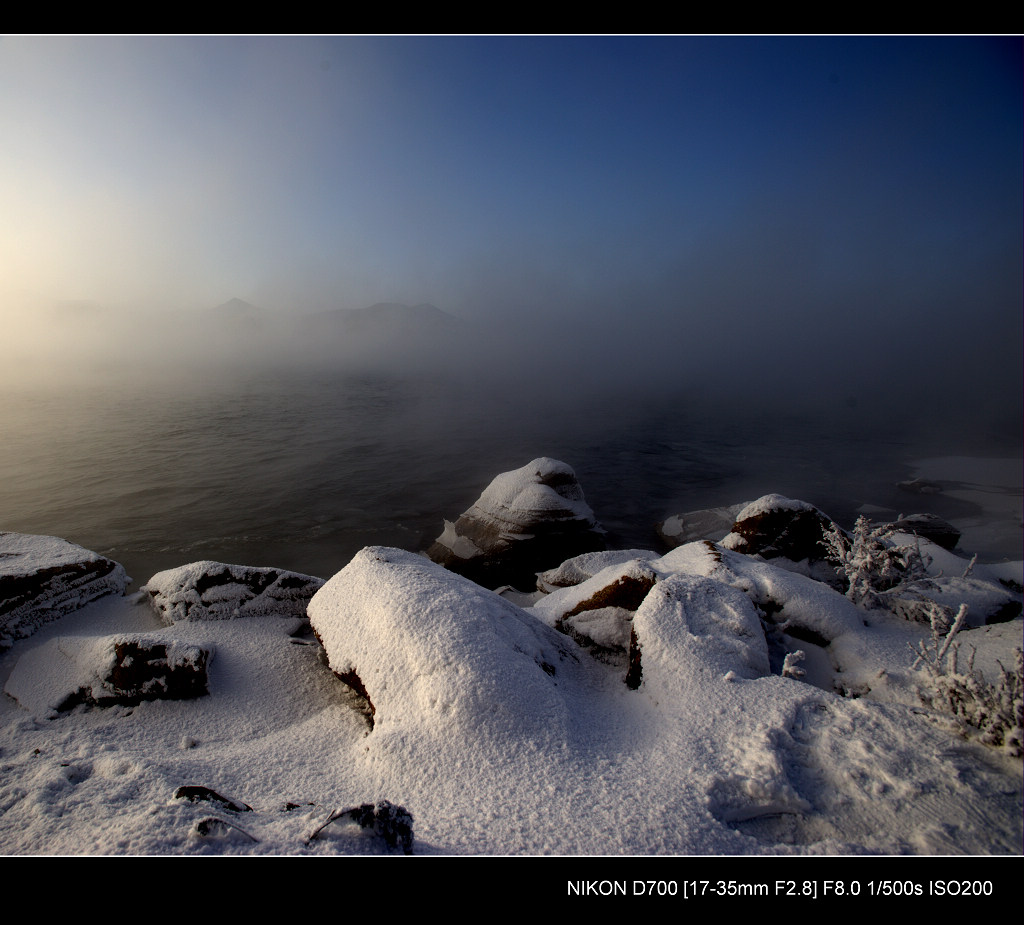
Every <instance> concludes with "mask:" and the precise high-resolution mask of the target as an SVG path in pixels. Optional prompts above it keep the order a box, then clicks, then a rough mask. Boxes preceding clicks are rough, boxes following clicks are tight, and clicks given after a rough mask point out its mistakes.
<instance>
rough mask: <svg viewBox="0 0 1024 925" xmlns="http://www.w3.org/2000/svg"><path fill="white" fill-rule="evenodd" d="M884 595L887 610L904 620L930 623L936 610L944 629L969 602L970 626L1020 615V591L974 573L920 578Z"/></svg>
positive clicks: (968, 620) (1004, 621)
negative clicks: (962, 605) (1011, 589)
mask: <svg viewBox="0 0 1024 925" xmlns="http://www.w3.org/2000/svg"><path fill="white" fill-rule="evenodd" d="M881 598H882V602H883V605H884V606H885V607H886V608H887V609H888V610H891V611H892V612H893V613H894V614H897V615H898V616H901V617H903V619H905V620H914V621H916V622H918V623H924V624H927V625H930V623H931V617H932V614H933V613H936V615H937V616H938V618H939V626H940V627H941V628H942V629H943V630H948V629H949V627H950V626H952V624H953V620H954V618H955V617H956V613H957V610H959V608H960V605H961V604H966V605H967V621H966V625H967V626H985V625H986V624H989V623H1008V622H1009V621H1010V620H1014V619H1016V618H1017V617H1019V616H1020V614H1021V595H1020V594H1018V593H1017V592H1015V591H1010V590H1009V589H1007V588H1005V587H1003V586H1002V585H1000V584H999V583H998V582H994V581H990V580H988V579H986V578H983V577H975V576H973V575H969V576H967V577H961V576H956V575H950V576H940V577H936V578H920V579H918V580H917V581H913V582H911V583H910V584H909V585H904V586H901V587H899V588H895V589H894V590H892V591H887V592H884V593H883V594H882V595H881ZM934 605H937V608H936V607H935V606H934Z"/></svg>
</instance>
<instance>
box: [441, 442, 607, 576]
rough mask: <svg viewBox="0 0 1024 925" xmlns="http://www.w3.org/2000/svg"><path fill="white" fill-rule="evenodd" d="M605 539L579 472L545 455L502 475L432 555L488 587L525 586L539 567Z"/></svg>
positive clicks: (587, 549) (601, 543)
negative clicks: (584, 491) (585, 497)
mask: <svg viewBox="0 0 1024 925" xmlns="http://www.w3.org/2000/svg"><path fill="white" fill-rule="evenodd" d="M604 545H605V536H604V531H603V529H602V528H601V527H600V526H599V525H598V523H597V521H596V520H595V518H594V512H593V511H591V509H590V507H589V506H588V505H587V503H586V501H585V500H584V497H583V490H582V488H580V484H579V482H578V481H577V479H576V474H575V473H574V472H573V470H572V469H571V468H570V467H569V466H567V465H566V464H565V463H563V462H559V461H558V460H555V459H548V458H547V457H541V458H539V459H535V460H533V461H532V462H530V463H528V464H527V465H525V466H523V467H522V468H521V469H516V470H514V471H512V472H504V473H502V474H501V475H499V476H497V477H496V478H495V479H494V480H493V481H492V482H491V484H490V485H488V486H487V488H486V489H485V490H484V492H483V494H482V495H480V497H479V498H478V499H477V501H476V502H475V503H474V504H473V505H472V506H471V507H470V508H469V509H468V510H467V511H465V513H463V514H462V516H461V517H459V519H458V520H457V521H456V522H455V523H451V522H449V521H445V527H444V531H443V532H442V533H441V535H440V536H439V537H438V538H437V539H436V540H435V541H434V543H433V545H431V547H430V548H429V549H428V550H427V555H428V556H429V557H430V558H431V559H432V560H433V561H435V562H438V563H440V564H441V565H444V566H445V567H446V568H448V569H451V570H452V571H453V572H458V573H459V574H460V575H465V576H466V577H468V578H471V579H473V580H474V581H476V582H478V583H479V584H483V585H485V586H486V587H491V588H496V587H498V586H499V585H506V584H510V585H514V586H516V587H518V588H521V589H528V588H531V587H532V586H533V584H534V582H535V580H536V579H535V577H534V576H535V575H536V573H537V572H539V571H541V570H542V569H546V568H552V567H554V566H555V565H557V564H558V563H559V562H563V561H565V560H566V559H568V558H570V557H572V556H576V555H579V554H581V553H585V552H593V551H595V550H598V549H603V548H604Z"/></svg>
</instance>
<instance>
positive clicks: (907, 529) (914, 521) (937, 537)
mask: <svg viewBox="0 0 1024 925" xmlns="http://www.w3.org/2000/svg"><path fill="white" fill-rule="evenodd" d="M886 526H887V527H888V528H889V529H890V530H892V531H893V532H896V533H910V534H913V535H914V536H919V537H921V538H922V539H926V540H929V541H931V542H932V543H936V544H937V545H939V546H941V547H942V548H943V549H947V550H952V549H954V548H956V544H957V543H958V542H960V535H961V534H960V531H959V530H957V528H956V527H954V526H953V525H952V524H951V523H950V522H949V521H948V520H943V519H942V518H941V517H936V516H935V515H934V514H907V515H906V516H905V517H901V518H900V519H899V520H894V521H892V522H891V523H889V524H886Z"/></svg>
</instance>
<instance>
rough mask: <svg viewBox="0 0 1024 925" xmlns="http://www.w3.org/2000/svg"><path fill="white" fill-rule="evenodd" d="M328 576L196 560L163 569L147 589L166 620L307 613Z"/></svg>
mask: <svg viewBox="0 0 1024 925" xmlns="http://www.w3.org/2000/svg"><path fill="white" fill-rule="evenodd" d="M323 583H324V581H323V579H322V578H314V577H313V576H312V575H302V574H300V573H299V572H288V571H285V570H283V569H274V568H255V567H252V566H245V565H225V564H224V563H223V562H210V561H208V560H204V561H202V562H191V563H189V564H188V565H182V566H180V567H179V568H174V569H168V570H167V571H164V572H157V574H156V575H154V576H153V577H152V578H150V579H149V581H148V582H146V584H145V586H144V587H143V588H142V591H143V592H145V593H147V594H148V595H149V602H150V604H151V605H152V606H153V609H154V610H155V611H156V612H157V614H158V615H159V616H160V618H161V619H162V620H163V621H164V623H166V624H168V625H170V624H172V623H178V622H181V621H185V620H232V619H235V618H236V617H270V616H280V617H305V615H306V605H307V604H308V603H309V600H310V598H311V597H312V596H313V595H314V594H315V593H316V592H317V591H318V590H319V589H320V588H321V587H322V586H323Z"/></svg>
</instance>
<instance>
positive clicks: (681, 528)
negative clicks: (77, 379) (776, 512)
mask: <svg viewBox="0 0 1024 925" xmlns="http://www.w3.org/2000/svg"><path fill="white" fill-rule="evenodd" d="M745 506H746V505H745V504H732V505H728V506H726V507H711V508H706V509H705V510H702V511H690V512H689V513H686V514H674V515H673V516H671V517H668V518H666V519H665V520H663V521H662V522H661V523H659V524H657V525H656V526H655V528H654V529H655V531H656V532H657V534H658V536H659V537H661V539H662V541H663V542H664V543H665V544H666V545H667V546H670V547H675V546H682V545H683V544H684V543H693V542H696V541H697V540H712V541H713V542H715V543H717V542H719V541H721V540H722V539H724V538H725V537H726V536H727V535H728V534H729V533H730V532H732V525H733V524H734V523H735V522H736V516H737V515H738V514H739V512H740V511H742V510H743V508H744V507H745Z"/></svg>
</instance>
